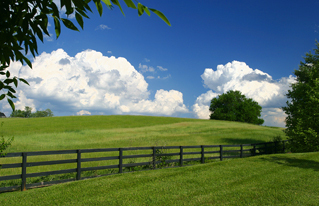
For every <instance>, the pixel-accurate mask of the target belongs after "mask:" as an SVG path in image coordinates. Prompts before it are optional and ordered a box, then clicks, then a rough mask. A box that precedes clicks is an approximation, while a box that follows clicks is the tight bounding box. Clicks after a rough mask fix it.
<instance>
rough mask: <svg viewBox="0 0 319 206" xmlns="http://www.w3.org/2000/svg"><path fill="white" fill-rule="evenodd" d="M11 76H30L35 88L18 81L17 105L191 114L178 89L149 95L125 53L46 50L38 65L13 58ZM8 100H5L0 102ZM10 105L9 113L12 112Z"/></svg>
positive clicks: (60, 109) (64, 110)
mask: <svg viewBox="0 0 319 206" xmlns="http://www.w3.org/2000/svg"><path fill="white" fill-rule="evenodd" d="M9 70H10V72H11V73H12V75H16V76H19V77H21V78H25V79H26V80H27V81H28V82H29V83H30V86H26V85H22V84H19V87H18V90H19V92H18V94H17V97H18V99H17V100H16V103H17V106H18V107H19V108H20V107H21V108H22V107H23V108H24V106H32V107H34V108H36V109H46V108H50V109H51V110H52V111H53V112H54V113H56V112H58V113H63V114H64V115H70V114H75V113H78V111H80V113H79V114H81V112H82V113H83V112H85V111H90V113H92V114H100V113H106V114H123V113H129V114H133V113H134V114H149V115H153V114H157V115H174V114H175V113H181V112H182V113H185V112H188V110H187V108H186V106H185V105H184V104H183V95H182V93H180V92H179V91H175V90H170V91H165V90H158V91H157V92H156V95H155V98H154V100H151V99H150V97H149V96H150V92H149V91H148V84H147V82H146V81H145V79H144V76H143V75H142V74H141V73H139V72H138V71H136V69H135V68H134V67H133V66H132V65H131V64H130V63H129V62H128V61H127V60H126V59H125V58H122V57H119V58H115V57H113V56H112V57H107V56H103V54H102V53H100V52H97V51H94V50H86V51H83V52H80V53H78V54H76V55H75V56H74V57H71V56H69V55H68V54H67V53H66V52H65V51H64V50H63V49H58V50H56V51H53V52H51V53H45V52H44V53H42V54H41V55H39V56H38V57H36V58H35V59H34V61H33V69H32V70H31V69H30V68H28V67H27V66H22V65H21V64H20V63H18V62H13V63H12V64H11V66H10V68H9ZM7 104H8V103H6V102H5V101H1V102H0V105H1V106H3V107H4V106H5V105H7ZM9 109H10V108H9V107H6V109H5V110H6V112H7V113H8V112H10V111H9Z"/></svg>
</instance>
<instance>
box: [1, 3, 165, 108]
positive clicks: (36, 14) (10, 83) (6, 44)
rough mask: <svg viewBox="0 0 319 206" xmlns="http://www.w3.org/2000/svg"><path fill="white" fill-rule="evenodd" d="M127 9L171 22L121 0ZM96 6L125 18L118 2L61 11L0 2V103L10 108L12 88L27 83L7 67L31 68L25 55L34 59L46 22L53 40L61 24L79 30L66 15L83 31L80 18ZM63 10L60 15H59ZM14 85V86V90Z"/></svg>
mask: <svg viewBox="0 0 319 206" xmlns="http://www.w3.org/2000/svg"><path fill="white" fill-rule="evenodd" d="M123 1H124V3H125V4H126V6H128V7H129V8H132V9H136V10H137V12H138V15H139V16H141V15H142V14H143V13H144V12H145V13H146V14H147V15H150V14H151V12H153V13H155V14H156V15H158V16H159V17H160V18H161V19H163V20H164V21H165V22H166V23H167V24H168V25H170V22H169V21H168V19H167V18H166V17H165V16H164V15H163V13H161V12H160V11H158V10H156V9H152V8H148V7H147V6H145V5H143V4H141V3H139V2H136V1H135V2H136V3H134V2H133V1H132V0H123ZM91 2H92V3H91ZM93 3H94V4H95V6H96V8H97V11H98V13H99V14H100V16H102V14H103V5H102V3H104V5H105V6H106V7H107V8H109V9H112V8H114V7H115V6H116V7H118V8H119V9H120V10H121V12H122V13H123V15H124V12H123V10H122V7H121V5H120V2H119V0H60V5H61V8H58V7H57V5H56V3H55V2H54V1H53V0H1V1H0V75H1V76H2V77H3V78H1V76H0V92H1V93H2V94H1V93H0V94H1V95H0V100H3V99H4V98H7V100H8V102H9V104H10V105H11V107H12V109H13V110H14V109H15V106H14V103H13V102H12V99H13V98H16V97H15V96H14V93H16V91H15V88H16V87H17V86H18V82H19V81H21V82H23V83H26V84H28V82H27V81H26V80H24V79H22V78H18V77H16V76H14V77H11V74H10V71H9V70H8V67H9V66H10V62H11V61H20V62H21V63H22V64H25V63H26V64H27V65H29V67H30V68H32V64H31V62H30V60H29V59H28V58H27V57H26V55H27V54H28V53H29V52H30V53H31V54H32V55H33V57H35V56H36V54H37V53H38V46H37V39H40V40H41V41H42V42H43V36H44V35H48V36H50V34H49V32H48V22H49V19H50V18H51V19H53V22H54V28H55V33H56V37H57V38H58V37H59V36H60V33H61V22H62V23H63V25H64V26H65V27H67V28H68V29H72V30H75V31H79V29H78V28H77V27H76V26H75V25H74V23H73V22H72V21H71V20H70V19H69V16H70V15H71V14H72V15H73V14H74V16H75V20H76V21H77V23H78V24H79V26H80V27H81V28H82V29H83V26H84V23H83V22H84V21H83V18H89V16H88V12H92V10H91V8H90V5H91V6H92V5H93ZM62 11H63V12H62ZM14 86H15V87H14Z"/></svg>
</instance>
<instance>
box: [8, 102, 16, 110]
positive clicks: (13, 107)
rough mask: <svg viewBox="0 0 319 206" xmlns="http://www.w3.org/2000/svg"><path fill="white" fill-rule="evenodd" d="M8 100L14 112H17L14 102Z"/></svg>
mask: <svg viewBox="0 0 319 206" xmlns="http://www.w3.org/2000/svg"><path fill="white" fill-rule="evenodd" d="M7 100H8V102H9V104H10V106H11V108H12V110H13V111H14V110H15V106H14V104H13V102H12V100H11V99H7Z"/></svg>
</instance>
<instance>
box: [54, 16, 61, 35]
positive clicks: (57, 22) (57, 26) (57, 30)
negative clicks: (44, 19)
mask: <svg viewBox="0 0 319 206" xmlns="http://www.w3.org/2000/svg"><path fill="white" fill-rule="evenodd" d="M54 28H55V34H56V38H59V36H60V33H61V25H60V20H59V19H58V17H56V16H54Z"/></svg>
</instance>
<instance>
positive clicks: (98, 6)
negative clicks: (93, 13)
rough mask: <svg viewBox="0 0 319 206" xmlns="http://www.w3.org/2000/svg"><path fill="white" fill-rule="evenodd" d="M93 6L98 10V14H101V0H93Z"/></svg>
mask: <svg viewBox="0 0 319 206" xmlns="http://www.w3.org/2000/svg"><path fill="white" fill-rule="evenodd" d="M95 6H96V9H97V11H98V12H99V14H100V16H102V14H103V6H102V4H101V2H100V1H95Z"/></svg>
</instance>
